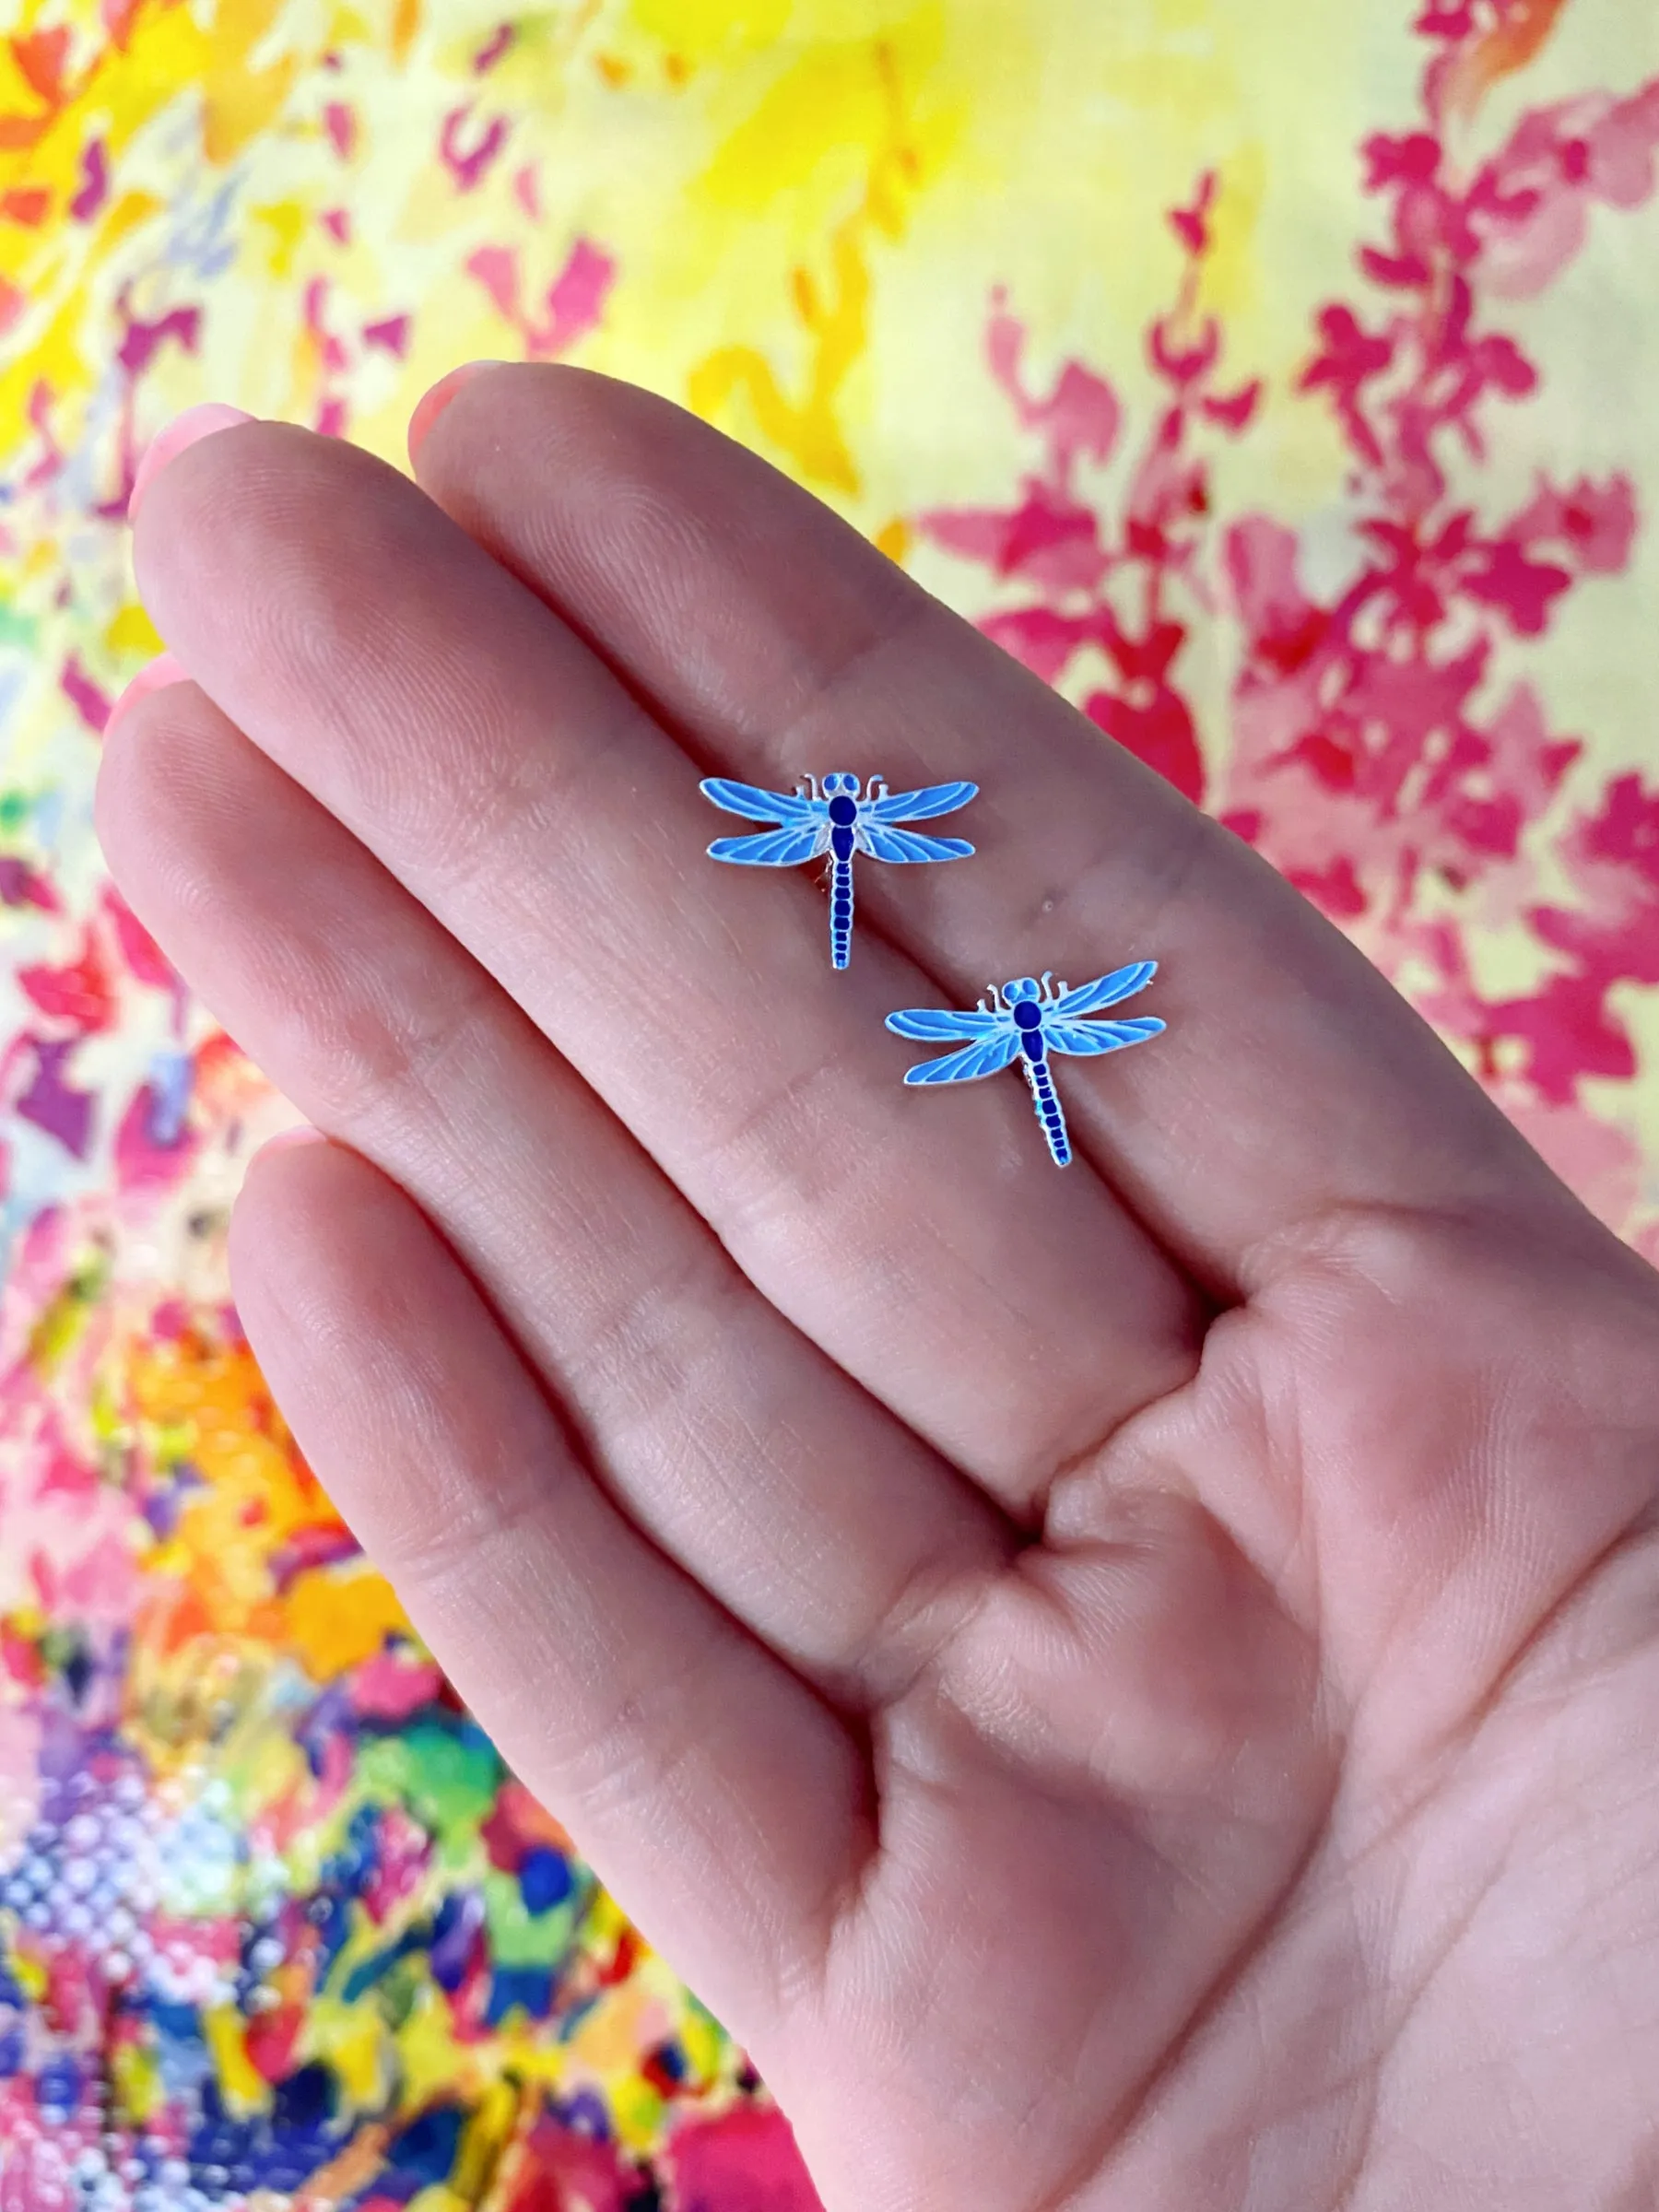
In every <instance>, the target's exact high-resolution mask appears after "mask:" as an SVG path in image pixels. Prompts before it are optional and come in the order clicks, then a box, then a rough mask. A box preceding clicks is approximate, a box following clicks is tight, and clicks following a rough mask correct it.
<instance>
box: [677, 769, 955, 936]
mask: <svg viewBox="0 0 1659 2212" xmlns="http://www.w3.org/2000/svg"><path fill="white" fill-rule="evenodd" d="M978 789H979V787H978V785H977V784H974V783H931V784H929V785H928V786H927V788H926V789H925V790H924V791H900V792H889V791H888V787H887V784H886V783H885V782H884V781H883V780H882V778H881V777H879V776H872V777H871V778H870V780H869V782H868V784H867V785H865V784H861V782H860V780H859V778H858V777H857V776H855V775H852V774H850V773H849V772H848V771H846V770H845V769H836V770H835V771H832V772H831V773H830V775H827V776H826V777H825V778H824V780H823V784H822V787H821V789H820V787H819V784H818V779H817V777H816V776H805V777H803V778H802V780H801V782H799V783H798V784H797V785H796V787H795V789H794V791H793V792H783V791H762V790H761V789H760V788H759V785H757V784H754V783H735V782H732V781H731V780H730V779H729V778H728V777H725V776H711V777H709V778H708V779H707V781H706V782H704V783H703V785H702V792H703V795H704V797H705V798H708V799H712V801H713V803H714V805H715V806H721V807H724V809H725V811H726V813H728V814H738V815H742V816H744V817H746V818H747V819H748V820H749V821H752V822H768V823H771V825H772V827H771V829H767V830H760V831H759V832H758V833H754V834H751V835H750V836H747V837H720V838H716V839H715V841H714V842H713V843H712V845H711V846H710V847H709V852H710V854H711V855H712V858H713V859H715V860H724V861H730V862H732V863H733V864H734V865H736V866H738V867H746V868H793V867H798V866H799V865H801V863H802V862H804V861H809V860H826V859H827V860H828V861H829V863H830V964H831V966H833V967H836V968H844V967H846V965H847V963H848V961H849V959H851V958H852V950H853V854H854V853H865V854H867V855H868V856H869V857H870V858H871V859H872V860H886V861H898V862H914V861H926V860H965V859H967V857H968V855H969V854H970V853H971V852H972V851H973V847H972V846H971V844H968V843H967V842H966V841H964V840H963V839H961V838H959V837H923V836H921V835H919V834H918V832H916V831H915V830H906V829H901V828H900V827H899V825H900V823H904V822H918V821H927V820H929V819H930V818H932V817H933V816H935V815H939V814H951V813H953V812H954V811H955V810H956V808H957V807H959V806H966V805H967V804H968V802H969V800H970V799H971V798H973V797H974V796H975V795H976V794H977V792H978Z"/></svg>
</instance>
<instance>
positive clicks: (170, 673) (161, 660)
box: [103, 653, 190, 745]
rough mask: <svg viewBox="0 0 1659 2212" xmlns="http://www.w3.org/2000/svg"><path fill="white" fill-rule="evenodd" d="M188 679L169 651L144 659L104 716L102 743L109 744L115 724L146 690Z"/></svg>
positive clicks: (186, 670) (188, 676)
mask: <svg viewBox="0 0 1659 2212" xmlns="http://www.w3.org/2000/svg"><path fill="white" fill-rule="evenodd" d="M189 681H190V671H189V669H188V668H183V667H181V666H180V665H179V663H178V662H177V661H175V660H174V658H173V656H172V654H171V653H157V655H156V657H155V659H154V660H153V661H146V662H145V664H144V665H143V667H142V668H140V669H139V671H138V673H137V675H136V676H135V677H134V678H133V680H132V682H131V683H130V684H129V685H128V686H127V688H126V689H125V690H124V692H123V693H122V695H121V697H120V698H119V699H118V700H116V701H115V704H114V705H113V706H112V708H111V709H110V712H109V713H108V714H107V715H106V716H105V717H104V726H103V736H104V743H105V744H106V745H108V744H109V742H110V739H111V738H112V735H114V732H115V724H117V723H118V722H119V721H120V720H121V718H122V716H123V715H124V713H125V712H126V711H127V709H128V708H129V707H133V706H136V704H137V703H138V701H139V700H141V699H142V698H143V697H144V696H145V694H146V693H147V692H148V691H159V690H160V688H161V687H162V685H163V684H187V683H188V682H189Z"/></svg>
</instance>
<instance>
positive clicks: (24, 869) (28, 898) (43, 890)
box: [0, 853, 63, 914]
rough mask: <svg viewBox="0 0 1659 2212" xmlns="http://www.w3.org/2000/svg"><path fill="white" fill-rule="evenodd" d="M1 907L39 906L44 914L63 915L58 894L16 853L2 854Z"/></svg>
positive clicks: (0, 868) (0, 858) (0, 878)
mask: <svg viewBox="0 0 1659 2212" xmlns="http://www.w3.org/2000/svg"><path fill="white" fill-rule="evenodd" d="M0 905H5V906H38V907H39V908H40V910H41V912H42V913H46V914H57V913H62V912H63V905H62V902H61V900H59V898H58V895H57V893H56V892H55V891H54V890H53V888H52V886H51V884H49V883H48V882H47V880H46V878H45V877H44V876H38V875H36V873H35V871H34V870H33V868H31V867H30V866H29V863H28V862H27V861H23V860H18V858H17V856H16V854H15V853H0Z"/></svg>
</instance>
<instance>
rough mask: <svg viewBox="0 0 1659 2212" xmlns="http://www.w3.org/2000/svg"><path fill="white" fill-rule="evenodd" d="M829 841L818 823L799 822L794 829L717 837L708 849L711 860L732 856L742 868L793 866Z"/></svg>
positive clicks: (809, 857) (815, 855)
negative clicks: (753, 835)
mask: <svg viewBox="0 0 1659 2212" xmlns="http://www.w3.org/2000/svg"><path fill="white" fill-rule="evenodd" d="M828 843H829V831H828V830H827V829H826V828H825V826H824V825H823V824H822V823H820V822H803V823H802V824H801V825H800V827H799V828H798V829H784V830H761V831H760V833H759V836H756V837H717V838H716V839H715V840H714V842H713V843H712V845H711V846H710V847H709V853H710V856H711V857H712V859H714V860H733V861H735V862H736V863H737V865H738V866H739V867H744V868H793V867H794V866H796V865H798V864H799V863H800V862H801V861H803V860H816V859H817V858H818V854H819V853H822V852H823V851H824V849H825V847H826V846H827V845H828Z"/></svg>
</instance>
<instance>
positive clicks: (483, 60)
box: [473, 23, 513, 76]
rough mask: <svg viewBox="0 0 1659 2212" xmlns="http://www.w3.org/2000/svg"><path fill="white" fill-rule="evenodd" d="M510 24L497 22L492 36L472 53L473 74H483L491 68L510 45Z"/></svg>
mask: <svg viewBox="0 0 1659 2212" xmlns="http://www.w3.org/2000/svg"><path fill="white" fill-rule="evenodd" d="M512 39H513V29H512V24H511V23H501V24H498V25H497V27H496V30H495V34H494V36H493V37H492V38H490V39H489V40H488V41H487V43H486V44H484V45H482V46H480V47H479V49H478V51H477V53H475V54H474V55H473V74H474V75H475V76H486V75H487V74H488V72H489V71H490V70H491V69H493V68H494V67H495V65H496V64H497V63H498V62H499V61H500V58H501V56H502V55H503V54H504V53H506V51H507V49H508V48H509V46H511V45H512Z"/></svg>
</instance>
